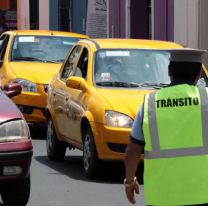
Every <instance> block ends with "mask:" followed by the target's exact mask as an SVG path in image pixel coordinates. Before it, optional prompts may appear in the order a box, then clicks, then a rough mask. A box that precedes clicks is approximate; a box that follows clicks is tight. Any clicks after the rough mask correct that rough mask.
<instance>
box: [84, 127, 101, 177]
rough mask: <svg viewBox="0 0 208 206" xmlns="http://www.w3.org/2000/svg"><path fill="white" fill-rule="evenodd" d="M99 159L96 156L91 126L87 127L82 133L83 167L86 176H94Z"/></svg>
mask: <svg viewBox="0 0 208 206" xmlns="http://www.w3.org/2000/svg"><path fill="white" fill-rule="evenodd" d="M99 163H100V161H99V159H98V156H97V151H96V146H95V142H94V138H93V134H92V131H91V128H90V127H88V128H87V130H86V132H85V135H84V148H83V167H84V172H85V175H86V177H93V176H95V174H96V172H97V171H98V167H99V165H100V164H99Z"/></svg>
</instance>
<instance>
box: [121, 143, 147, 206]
mask: <svg viewBox="0 0 208 206" xmlns="http://www.w3.org/2000/svg"><path fill="white" fill-rule="evenodd" d="M143 149H144V146H143V145H140V144H136V143H133V142H130V144H129V145H128V147H127V151H126V157H125V160H124V164H125V170H126V179H125V182H126V183H128V184H129V186H126V187H125V190H126V196H127V198H128V200H129V202H131V203H133V204H134V203H135V202H136V200H135V193H134V192H136V193H137V194H138V193H139V184H138V182H137V181H135V180H134V177H135V174H136V171H137V167H138V164H139V158H140V155H141V154H142V152H143ZM131 183H132V184H131Z"/></svg>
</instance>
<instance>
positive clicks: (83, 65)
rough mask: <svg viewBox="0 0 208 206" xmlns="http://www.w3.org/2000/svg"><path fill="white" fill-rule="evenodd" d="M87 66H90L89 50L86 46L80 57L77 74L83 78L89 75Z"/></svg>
mask: <svg viewBox="0 0 208 206" xmlns="http://www.w3.org/2000/svg"><path fill="white" fill-rule="evenodd" d="M87 67H88V50H87V49H86V48H84V49H83V50H82V54H81V56H80V58H79V62H78V64H77V68H76V71H75V76H80V77H83V78H86V77H87Z"/></svg>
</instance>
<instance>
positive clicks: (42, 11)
mask: <svg viewBox="0 0 208 206" xmlns="http://www.w3.org/2000/svg"><path fill="white" fill-rule="evenodd" d="M39 29H45V30H47V29H49V0H39Z"/></svg>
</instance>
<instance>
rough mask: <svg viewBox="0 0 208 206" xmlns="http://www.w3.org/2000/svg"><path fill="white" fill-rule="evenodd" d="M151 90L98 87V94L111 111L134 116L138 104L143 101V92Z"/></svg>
mask: <svg viewBox="0 0 208 206" xmlns="http://www.w3.org/2000/svg"><path fill="white" fill-rule="evenodd" d="M153 91H154V90H142V89H137V90H135V89H132V90H123V89H121V90H119V89H115V90H113V89H112V90H109V89H99V93H100V95H102V96H103V97H104V98H105V100H106V101H107V102H108V104H109V105H110V107H111V109H112V110H113V111H117V112H121V113H124V114H127V115H129V116H131V117H132V118H135V116H136V114H137V112H138V110H139V108H140V106H141V105H142V103H143V101H144V96H145V94H148V93H151V92H153Z"/></svg>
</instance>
